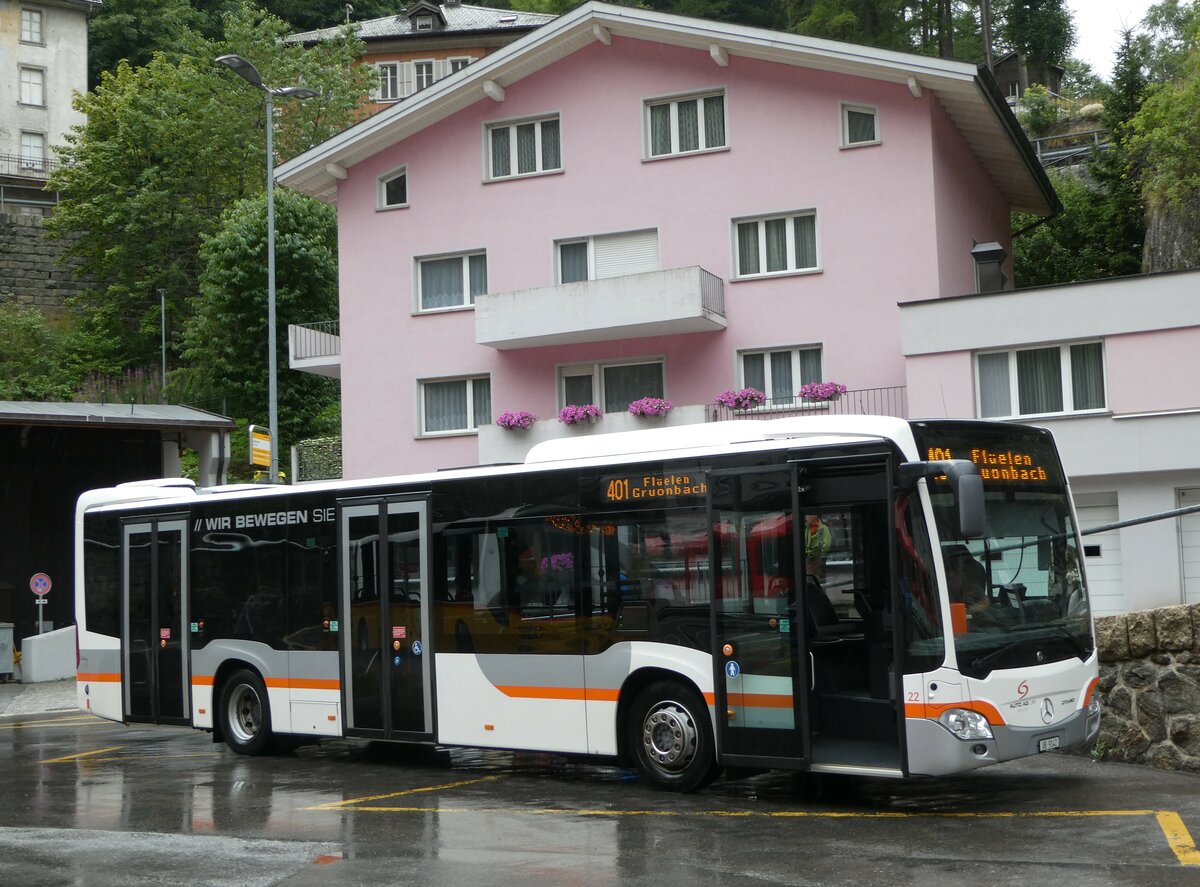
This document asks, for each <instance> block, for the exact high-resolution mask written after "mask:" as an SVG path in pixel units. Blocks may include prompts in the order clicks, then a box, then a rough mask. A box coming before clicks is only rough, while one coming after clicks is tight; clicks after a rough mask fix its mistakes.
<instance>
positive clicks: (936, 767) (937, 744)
mask: <svg viewBox="0 0 1200 887" xmlns="http://www.w3.org/2000/svg"><path fill="white" fill-rule="evenodd" d="M1099 732H1100V710H1099V708H1098V707H1097V708H1095V710H1089V709H1080V710H1078V711H1075V712H1072V713H1071V714H1070V715H1068V716H1067V717H1066V718H1064V719H1063V720H1061V721H1059V722H1058V723H1057V724H1052V725H1050V726H1048V727H1012V726H1009V725H1007V724H1003V725H1000V726H996V725H992V734H993V736H994V737H995V738H993V739H959V738H958V737H957V736H955V735H954V734H952V733H951V732H950V731H949V730H947V729H946V728H945V727H943V726H942V725H941V724H939V723H938V722H937V721H935V720H931V719H929V718H908V719H907V733H908V736H907V738H908V772H909V773H910V774H911V775H913V776H944V775H946V774H949V773H961V772H962V771H964V770H974V769H977V768H979V767H986V766H988V765H989V764H998V763H1000V762H1001V761H1011V760H1014V759H1016V758H1025V757H1029V756H1030V755H1036V754H1040V753H1041V752H1044V751H1054V750H1060V751H1061V750H1065V749H1070V748H1075V747H1078V746H1080V745H1084V744H1085V743H1088V742H1091V741H1092V740H1093V739H1095V738H1096V736H1097V734H1098V733H1099Z"/></svg>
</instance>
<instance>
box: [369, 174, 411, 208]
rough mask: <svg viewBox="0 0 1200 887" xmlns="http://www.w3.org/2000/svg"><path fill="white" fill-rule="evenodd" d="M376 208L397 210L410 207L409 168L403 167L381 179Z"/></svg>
mask: <svg viewBox="0 0 1200 887" xmlns="http://www.w3.org/2000/svg"><path fill="white" fill-rule="evenodd" d="M376 206H377V207H378V208H379V209H395V208H396V207H400V206H408V167H406V166H402V167H400V168H399V169H397V170H393V171H392V172H390V173H388V174H387V175H383V176H380V177H379V194H378V201H377V203H376Z"/></svg>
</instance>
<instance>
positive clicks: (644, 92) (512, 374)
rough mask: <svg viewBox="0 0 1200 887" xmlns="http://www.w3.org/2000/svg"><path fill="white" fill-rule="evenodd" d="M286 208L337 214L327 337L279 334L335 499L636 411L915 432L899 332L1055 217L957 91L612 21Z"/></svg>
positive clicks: (459, 83) (359, 128)
mask: <svg viewBox="0 0 1200 887" xmlns="http://www.w3.org/2000/svg"><path fill="white" fill-rule="evenodd" d="M278 179H279V181H280V182H281V183H282V184H284V185H287V186H289V187H291V188H294V189H297V190H300V191H303V192H305V193H308V194H311V195H314V196H316V197H319V198H321V199H323V200H327V201H330V202H333V203H336V205H337V207H338V214H339V242H340V253H341V255H340V262H341V316H340V318H339V320H340V330H337V331H336V332H335V331H333V330H332V329H324V330H320V329H312V330H303V329H293V330H292V333H293V342H292V346H293V347H292V366H293V367H296V368H302V369H307V370H310V371H316V372H323V373H326V374H330V375H337V376H340V378H341V380H342V396H343V413H342V415H343V463H344V473H345V476H346V477H363V476H368V475H377V474H388V473H398V472H408V471H419V470H426V469H431V468H436V467H440V466H451V465H463V464H474V463H477V462H490V461H498V460H504V461H508V460H512V459H519V458H521V457H522V456H523V454H524V452H525V450H526V449H528V447H529V446H530V445H531V444H532V443H534V442H536V441H539V440H544V439H546V438H548V437H556V436H564V435H569V434H581V433H583V434H594V433H603V432H606V431H614V430H621V429H625V428H629V427H633V426H634V425H635V424H636V423H637V422H646V421H648V420H644V419H636V418H635V417H632V416H630V415H629V414H628V413H627V412H625V409H626V407H627V405H628V403H629V402H630V401H631V400H634V399H637V398H640V397H643V396H658V397H664V398H666V399H668V400H670V401H671V402H672V403H673V404H675V408H674V409H673V410H672V411H671V413H670V414H669V415H668V417H667V419H666V421H668V422H685V421H703V420H704V419H705V418H711V416H712V414H713V407H712V404H713V401H714V398H715V397H716V395H717V394H719V393H720V392H722V391H724V390H726V389H734V388H741V387H743V386H754V387H757V388H759V389H762V390H764V391H765V392H766V393H767V395H768V396H769V397H771V398H772V400H771V402H770V403H769V404H768V408H773V409H813V408H821V407H814V406H812V405H811V404H808V403H805V402H803V401H801V400H800V399H798V398H797V392H798V390H799V387H800V385H801V384H802V383H805V382H812V381H822V380H836V381H838V382H841V383H843V384H844V385H846V386H847V387H848V388H849V389H851V392H850V395H848V396H847V397H846V398H844V400H845V401H846V402H848V403H849V404H851V406H850V407H840V408H848V409H855V410H860V408H861V410H860V411H869V412H891V413H894V414H899V415H904V414H906V413H907V412H908V410H907V407H906V405H905V401H904V394H905V387H904V386H905V384H906V377H905V363H904V357H903V354H902V349H901V336H900V310H899V308H898V306H897V303H900V302H908V301H914V300H921V299H929V298H936V297H942V296H951V295H959V294H962V293H974V292H976V291H978V290H980V289H992V288H1001V287H1003V286H1004V285H1005V284H1004V281H1005V280H1008V279H1011V277H1012V275H1011V271H1010V270H1009V269H1008V267H1007V262H1006V259H1005V256H1006V255H1007V253H1008V252H1009V238H1010V226H1009V214H1010V211H1011V210H1024V211H1029V212H1034V213H1039V214H1043V215H1044V214H1048V213H1050V212H1052V211H1053V210H1054V209H1055V208H1056V207H1057V203H1056V200H1055V197H1054V196H1053V191H1052V189H1051V188H1050V186H1049V183H1048V182H1047V180H1046V178H1045V176H1044V174H1043V173H1042V171H1041V168H1040V167H1039V166H1038V165H1037V163H1036V161H1035V159H1034V158H1033V156H1032V153H1031V151H1030V148H1029V145H1028V142H1027V141H1026V140H1025V138H1024V136H1023V135H1022V134H1021V132H1020V130H1019V128H1018V127H1017V125H1016V122H1015V120H1014V119H1013V118H1012V115H1011V113H1010V112H1009V110H1008V108H1007V106H1006V104H1005V102H1004V99H1003V97H1002V96H1001V95H1000V93H999V92H998V90H996V88H995V85H994V83H993V82H992V81H991V79H990V77H988V76H987V75H986V74H984V75H981V74H980V73H978V72H977V70H976V69H975V68H974V67H973V66H970V65H965V64H961V63H958V62H951V61H944V60H940V59H934V58H927V57H923V56H915V55H907V54H903V53H895V52H887V51H883V50H876V49H870V48H867V47H862V46H853V45H850V44H844V43H837V42H833V41H827V40H818V39H814V38H807V37H800V36H796V35H792V34H786V33H778V32H772V31H764V30H760V29H754V28H744V27H737V26H732V25H726V24H720V23H716V22H709V21H702V20H698V19H689V18H682V17H678V16H671V15H664V14H660V13H655V12H651V11H647V10H642V9H632V8H628V7H618V6H610V5H607V4H603V3H589V4H587V5H585V6H582V7H580V8H579V9H577V10H575V11H574V12H572V13H570V14H568V15H566V16H562V17H560V18H558V19H556V20H554V21H552V22H550V23H548V24H546V25H544V26H543V27H541V28H539V29H538V30H536V31H534V32H533V33H530V34H528V35H526V36H525V37H523V38H521V39H520V40H517V41H516V42H514V43H512V44H510V45H508V46H505V47H502V48H500V49H498V50H496V51H495V52H493V53H491V54H490V55H487V56H485V57H484V58H481V59H479V60H478V61H476V62H474V63H473V64H471V65H469V66H467V67H465V68H464V69H462V70H460V71H457V72H455V73H453V74H451V75H450V76H448V77H446V78H445V79H443V80H439V81H438V82H436V83H434V84H432V85H431V86H429V87H428V88H426V89H424V90H422V91H421V92H419V93H417V94H415V95H413V96H411V97H409V98H407V99H404V100H403V101H401V102H399V103H397V104H395V105H393V106H391V107H389V108H387V109H386V110H383V111H381V112H380V113H378V114H376V115H374V116H372V117H370V118H369V119H367V120H364V121H362V122H361V123H359V124H358V125H356V126H354V127H352V128H350V129H348V130H346V131H345V132H343V133H342V134H340V135H338V136H336V137H334V138H333V139H330V140H329V141H327V142H325V143H323V144H321V145H319V146H317V147H316V148H314V149H312V150H311V151H309V152H307V153H305V154H303V155H301V156H299V157H297V158H295V159H293V160H290V161H288V162H287V163H285V164H283V165H282V166H280V167H279V169H278ZM314 320H318V318H314ZM583 403H595V404H597V405H598V406H599V408H600V410H601V411H602V412H603V413H604V418H603V419H602V420H601V421H600V422H598V423H597V424H595V425H592V426H586V427H584V428H582V429H581V428H579V427H578V426H576V427H568V426H566V425H563V424H560V423H559V422H558V421H557V415H558V412H559V410H560V408H562V407H563V406H565V405H568V404H583ZM855 405H857V406H855ZM506 410H527V411H529V412H531V413H533V414H535V415H536V416H539V417H541V421H539V422H537V423H536V424H535V425H534V427H533V428H532V429H530V430H529V431H527V432H513V431H506V430H504V429H501V428H498V427H497V426H496V425H495V424H494V423H495V420H496V418H497V416H499V415H500V414H501V413H502V412H503V411H506ZM655 421H662V420H655Z"/></svg>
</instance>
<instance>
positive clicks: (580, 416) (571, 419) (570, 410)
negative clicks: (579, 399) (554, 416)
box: [558, 403, 603, 425]
mask: <svg viewBox="0 0 1200 887" xmlns="http://www.w3.org/2000/svg"><path fill="white" fill-rule="evenodd" d="M601 415H603V414H602V413H601V412H600V408H599V407H598V406H596V405H595V404H594V403H585V404H584V405H583V406H575V405H574V404H568V405H567V406H565V407H563V408H562V409H561V410H559V411H558V421H559V422H562V423H563V424H564V425H578V424H579V423H580V422H588V421H592V420H595V419H599V418H600V416H601Z"/></svg>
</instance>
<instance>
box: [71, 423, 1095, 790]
mask: <svg viewBox="0 0 1200 887" xmlns="http://www.w3.org/2000/svg"><path fill="white" fill-rule="evenodd" d="M813 514H815V515H817V516H818V517H820V519H821V520H822V522H824V523H825V525H826V526H827V527H829V528H830V534H829V536H830V550H829V552H828V554H827V556H826V557H825V563H824V565H823V569H822V570H821V571H820V573H821V575H820V576H818V575H814V574H810V573H809V572H808V571H807V570H806V563H807V561H806V558H805V556H804V552H805V541H806V540H805V532H806V530H805V524H806V520H807V518H808V516H809V515H813ZM75 527H76V548H75V555H76V577H77V578H76V620H77V624H78V639H79V665H78V681H77V691H78V700H79V705H80V707H81V708H82V709H83V710H85V711H87V712H90V713H92V714H94V715H98V716H100V717H102V718H108V719H110V720H113V721H118V722H122V723H125V724H144V723H152V724H177V725H180V726H184V727H191V728H194V729H197V730H203V731H210V732H211V733H212V736H213V741H214V742H222V741H223V742H225V743H226V744H227V745H228V746H229V748H230V749H232V750H233V751H234V752H237V753H239V754H247V755H255V754H262V753H266V752H269V751H272V750H277V749H281V748H284V749H286V748H291V747H294V746H296V745H298V744H302V743H306V742H314V741H319V740H320V739H321V738H323V737H357V738H360V739H363V740H377V741H385V742H399V743H416V744H424V745H435V744H436V745H438V746H444V747H453V746H466V747H474V748H494V749H506V750H514V751H516V750H526V751H537V752H545V753H554V754H562V755H578V756H583V757H585V758H587V759H592V760H595V761H598V762H619V763H621V764H622V765H624V766H634V767H636V768H637V770H638V771H639V772H640V773H641V775H642V776H643V777H644V778H645V779H646V780H648V781H649V782H650V783H652V784H654V785H657V786H659V787H662V788H665V789H668V790H675V791H691V790H695V789H697V788H700V787H702V786H704V785H706V784H707V783H709V782H710V781H711V780H713V779H714V778H715V777H716V776H717V774H718V773H719V771H720V769H721V768H723V767H730V768H738V770H739V771H741V772H745V771H746V770H762V769H792V770H808V771H814V772H823V773H846V774H861V775H868V776H878V777H908V776H937V775H944V774H953V773H960V772H963V771H968V770H972V769H975V768H979V767H983V766H986V765H990V764H995V763H998V762H1002V761H1007V760H1012V759H1015V758H1020V757H1023V756H1027V755H1035V754H1038V753H1042V752H1048V751H1051V750H1055V749H1067V748H1070V747H1074V746H1078V745H1081V744H1083V743H1086V742H1088V741H1089V740H1092V739H1093V738H1094V737H1095V736H1096V734H1097V732H1098V730H1099V720H1100V707H1099V700H1098V697H1097V694H1096V684H1097V676H1098V668H1097V651H1096V644H1095V639H1094V629H1093V624H1092V615H1091V610H1090V608H1089V603H1088V596H1087V580H1086V576H1085V572H1084V562H1083V558H1082V557H1081V556H1080V553H1081V551H1082V548H1081V546H1080V541H1079V532H1078V521H1077V518H1076V516H1075V512H1074V508H1073V506H1072V502H1071V496H1070V491H1069V487H1068V484H1067V478H1066V476H1065V474H1064V473H1063V468H1062V464H1061V462H1060V460H1059V457H1058V453H1057V451H1056V448H1055V444H1054V440H1053V438H1052V437H1051V435H1050V434H1049V432H1047V431H1045V430H1043V429H1038V428H1033V427H1027V426H1022V425H1015V424H1007V423H995V422H982V421H949V420H936V421H934V420H929V421H907V420H903V419H896V418H889V417H879V416H812V417H795V418H775V419H771V418H763V419H757V420H753V421H750V420H733V421H726V422H712V423H707V424H703V425H694V426H682V427H665V428H657V429H649V430H645V431H636V432H622V433H613V434H602V435H589V436H580V437H572V438H569V439H563V440H555V441H547V442H543V443H540V444H537V445H536V446H534V447H533V448H532V449H531V450H530V452H529V454H528V456H527V457H526V459H525V461H524V462H523V463H519V464H505V465H492V466H478V467H470V468H459V469H453V470H444V471H437V472H432V473H426V474H419V475H412V476H405V477H393V478H381V479H374V480H362V481H357V480H355V481H331V482H321V483H313V484H308V485H302V486H265V485H240V486H224V487H212V488H207V489H196V488H195V487H194V486H193V485H192V484H191V483H190V482H189V481H187V480H184V479H167V480H155V481H147V482H141V483H136V482H135V483H126V484H122V485H120V486H117V487H114V488H110V489H103V490H95V491H91V492H87V493H85V494H84V495H83V496H81V498H80V499H79V503H78V507H77V513H76V521H75ZM964 567H967V569H964ZM963 577H967V578H965V579H964V578H963ZM964 583H967V584H968V585H970V586H971V587H964Z"/></svg>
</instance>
